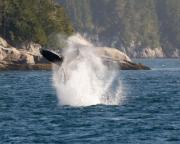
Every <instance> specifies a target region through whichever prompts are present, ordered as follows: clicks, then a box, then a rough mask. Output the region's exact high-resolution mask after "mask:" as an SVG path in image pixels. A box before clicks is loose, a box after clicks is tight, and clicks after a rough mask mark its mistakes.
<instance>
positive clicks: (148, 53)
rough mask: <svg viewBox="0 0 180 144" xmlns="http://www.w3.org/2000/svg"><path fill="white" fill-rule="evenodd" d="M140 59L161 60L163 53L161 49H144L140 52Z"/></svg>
mask: <svg viewBox="0 0 180 144" xmlns="http://www.w3.org/2000/svg"><path fill="white" fill-rule="evenodd" d="M140 57H143V58H157V57H158V58H163V57H164V52H163V49H162V48H153V49H152V48H145V49H143V50H142V51H141V52H140Z"/></svg>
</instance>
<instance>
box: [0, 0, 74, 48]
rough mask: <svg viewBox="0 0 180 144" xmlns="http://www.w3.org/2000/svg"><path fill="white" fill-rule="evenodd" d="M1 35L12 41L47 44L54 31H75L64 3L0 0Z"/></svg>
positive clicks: (68, 33)
mask: <svg viewBox="0 0 180 144" xmlns="http://www.w3.org/2000/svg"><path fill="white" fill-rule="evenodd" d="M0 10H1V13H0V35H1V36H3V37H4V38H6V39H7V40H8V41H9V42H10V43H12V44H20V43H22V42H24V41H34V42H38V43H40V44H42V45H45V44H47V42H48V36H49V35H50V34H51V33H64V34H66V35H70V34H71V33H72V32H73V28H72V25H71V24H70V21H69V19H68V18H67V16H66V14H65V11H64V9H63V7H62V6H60V5H57V4H56V3H55V1H54V0H28V1H25V0H0Z"/></svg>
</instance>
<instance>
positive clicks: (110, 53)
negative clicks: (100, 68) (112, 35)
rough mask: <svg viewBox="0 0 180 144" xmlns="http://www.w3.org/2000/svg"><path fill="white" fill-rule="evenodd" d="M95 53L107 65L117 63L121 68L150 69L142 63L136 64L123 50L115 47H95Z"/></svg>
mask: <svg viewBox="0 0 180 144" xmlns="http://www.w3.org/2000/svg"><path fill="white" fill-rule="evenodd" d="M96 53H97V55H98V56H100V57H101V58H102V60H103V61H104V63H105V64H106V65H108V66H111V65H113V64H117V65H118V68H119V69H121V70H150V68H149V67H147V66H145V65H143V64H136V63H134V62H132V60H131V59H130V58H129V57H128V56H127V55H126V54H125V53H123V52H121V51H119V50H118V49H115V48H108V47H97V49H96Z"/></svg>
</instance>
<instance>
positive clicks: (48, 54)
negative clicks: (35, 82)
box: [40, 49, 64, 66]
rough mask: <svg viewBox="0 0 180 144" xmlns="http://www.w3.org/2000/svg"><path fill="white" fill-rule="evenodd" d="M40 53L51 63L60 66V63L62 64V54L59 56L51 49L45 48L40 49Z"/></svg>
mask: <svg viewBox="0 0 180 144" xmlns="http://www.w3.org/2000/svg"><path fill="white" fill-rule="evenodd" d="M40 53H41V55H42V56H43V57H44V58H46V59H47V60H48V61H50V62H52V63H54V64H56V65H59V66H61V64H62V62H63V60H64V57H63V56H60V55H58V54H57V53H55V52H52V51H50V50H47V49H41V50H40Z"/></svg>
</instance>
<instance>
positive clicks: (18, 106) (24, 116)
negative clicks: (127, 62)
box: [0, 59, 180, 144]
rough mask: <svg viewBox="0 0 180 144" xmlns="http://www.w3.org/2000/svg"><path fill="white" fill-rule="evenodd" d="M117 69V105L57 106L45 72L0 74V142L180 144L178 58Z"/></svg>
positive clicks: (50, 75) (50, 76) (50, 83)
mask: <svg viewBox="0 0 180 144" xmlns="http://www.w3.org/2000/svg"><path fill="white" fill-rule="evenodd" d="M135 61H136V62H141V63H144V64H146V65H148V66H150V67H151V68H152V70H150V71H120V73H119V80H121V81H122V85H123V91H124V92H123V95H124V97H125V100H124V101H123V103H121V105H116V106H110V105H94V106H87V107H72V106H62V105H59V104H58V99H57V97H56V92H55V89H54V88H53V87H52V73H51V72H50V71H49V72H47V71H6V72H0V143H2V144H4V143H13V144H14V143H18V144H22V143H25V144H27V143H42V144H44V143H72V144H81V143H82V144H85V143H92V144H96V143H101V144H104V143H105V144H110V143H125V144H127V143H132V144H180V60H179V59H177V60H173V59H166V60H161V59H160V60H157V59H156V60H143V59H142V60H141V59H138V60H135Z"/></svg>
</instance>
